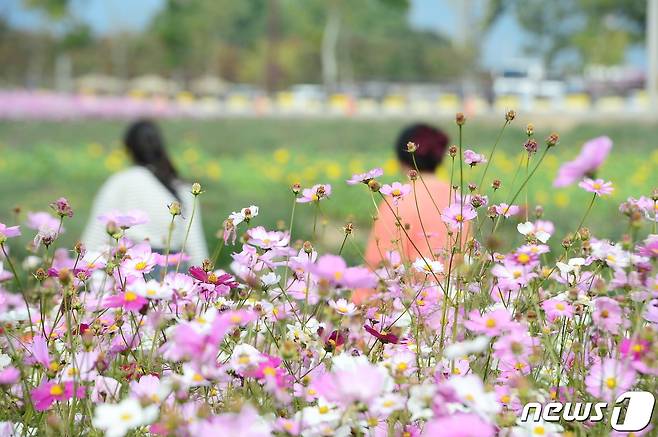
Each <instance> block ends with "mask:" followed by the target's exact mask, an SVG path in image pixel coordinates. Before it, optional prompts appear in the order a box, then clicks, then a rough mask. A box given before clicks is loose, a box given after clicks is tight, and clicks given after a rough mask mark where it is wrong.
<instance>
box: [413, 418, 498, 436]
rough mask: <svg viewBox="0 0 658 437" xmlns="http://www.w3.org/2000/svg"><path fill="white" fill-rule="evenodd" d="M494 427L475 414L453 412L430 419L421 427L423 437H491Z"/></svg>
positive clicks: (494, 431) (494, 432)
mask: <svg viewBox="0 0 658 437" xmlns="http://www.w3.org/2000/svg"><path fill="white" fill-rule="evenodd" d="M495 434H496V429H495V428H494V426H493V425H491V424H490V423H488V422H485V421H484V420H483V419H482V418H481V417H480V416H478V415H477V414H471V413H455V414H451V415H449V416H442V417H439V418H436V419H432V420H430V421H429V422H427V424H426V425H425V428H423V434H422V435H423V437H493V436H494V435H495Z"/></svg>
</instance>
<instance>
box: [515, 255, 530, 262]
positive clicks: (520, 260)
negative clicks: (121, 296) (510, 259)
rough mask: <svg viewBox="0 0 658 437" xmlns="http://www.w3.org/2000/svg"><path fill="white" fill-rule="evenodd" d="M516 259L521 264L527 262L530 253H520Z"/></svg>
mask: <svg viewBox="0 0 658 437" xmlns="http://www.w3.org/2000/svg"><path fill="white" fill-rule="evenodd" d="M516 260H517V261H518V262H519V263H521V264H527V263H528V262H529V261H530V255H528V254H527V253H520V254H519V256H517V257H516Z"/></svg>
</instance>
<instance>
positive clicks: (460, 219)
mask: <svg viewBox="0 0 658 437" xmlns="http://www.w3.org/2000/svg"><path fill="white" fill-rule="evenodd" d="M455 220H456V221H458V222H463V221H464V216H463V215H461V214H457V215H456V216H455Z"/></svg>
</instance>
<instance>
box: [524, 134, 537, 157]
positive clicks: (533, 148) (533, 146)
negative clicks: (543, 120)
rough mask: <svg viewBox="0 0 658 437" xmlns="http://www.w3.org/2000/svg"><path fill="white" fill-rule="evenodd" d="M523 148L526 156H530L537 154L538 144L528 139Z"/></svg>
mask: <svg viewBox="0 0 658 437" xmlns="http://www.w3.org/2000/svg"><path fill="white" fill-rule="evenodd" d="M523 147H524V148H525V150H526V152H528V154H530V155H532V154H533V153H537V149H539V144H537V141H535V139H534V138H530V139H528V141H526V142H525V143H523Z"/></svg>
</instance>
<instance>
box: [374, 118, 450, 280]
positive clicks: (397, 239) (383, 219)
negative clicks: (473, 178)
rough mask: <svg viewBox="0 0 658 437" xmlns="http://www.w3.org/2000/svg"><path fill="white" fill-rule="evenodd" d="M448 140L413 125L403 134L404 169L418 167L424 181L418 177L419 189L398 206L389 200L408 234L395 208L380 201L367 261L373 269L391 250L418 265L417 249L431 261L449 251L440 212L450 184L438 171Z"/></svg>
mask: <svg viewBox="0 0 658 437" xmlns="http://www.w3.org/2000/svg"><path fill="white" fill-rule="evenodd" d="M448 141H449V138H448V136H447V135H446V134H445V133H444V132H443V131H441V130H440V129H437V128H435V127H432V126H429V125H426V124H413V125H411V126H408V127H407V128H405V129H403V130H402V132H401V133H400V135H399V137H398V139H397V142H396V143H395V150H396V153H397V157H398V160H399V162H400V165H401V167H402V170H403V171H404V173H405V174H406V173H408V171H409V170H412V169H415V167H416V166H417V167H418V170H419V172H420V173H421V176H422V181H421V179H420V177H418V179H417V180H416V181H415V182H411V183H412V184H415V190H414V189H412V191H411V192H410V193H409V194H407V195H406V196H404V197H403V198H401V199H400V200H399V201H398V203H397V206H396V205H394V204H393V203H392V202H391V200H390V199H389V200H388V203H389V205H390V206H391V207H392V208H393V210H396V211H397V213H398V216H399V218H400V222H401V223H402V225H404V226H405V229H406V231H407V235H405V233H404V232H403V231H402V230H400V229H399V228H398V227H397V226H396V224H397V220H396V218H395V215H394V213H393V211H391V208H389V206H388V205H387V204H386V202H385V201H383V200H382V201H381V202H380V204H379V216H378V217H377V219H376V220H375V222H374V225H373V228H372V230H371V231H370V237H369V239H368V246H367V248H366V253H365V260H366V262H367V264H368V265H369V266H370V267H371V268H376V267H377V266H378V265H379V264H380V263H381V261H382V260H384V259H385V258H386V256H387V255H386V254H387V252H389V251H391V250H395V251H398V252H400V256H401V257H402V261H403V262H414V261H415V260H416V259H417V258H419V257H420V255H419V254H418V251H417V250H416V249H418V250H419V251H420V252H421V253H422V254H423V256H424V257H426V258H427V259H428V260H431V259H436V254H438V253H440V252H441V251H442V250H443V249H445V248H446V242H447V238H448V230H447V228H446V225H445V224H444V223H443V222H442V221H441V215H440V213H439V211H441V210H442V209H443V208H446V207H447V206H448V203H449V202H448V201H449V198H450V185H449V183H448V182H444V181H441V180H439V179H438V178H437V177H436V170H437V168H438V167H439V166H440V165H441V163H442V161H443V158H444V156H445V155H446V151H447V149H448ZM409 142H412V143H414V144H415V145H416V146H417V150H416V151H415V152H414V157H415V159H416V166H415V165H414V162H413V157H412V155H411V153H409V152H408V149H407V143H409ZM423 182H424V183H425V184H424V185H423ZM425 185H426V186H427V188H425ZM412 186H413V185H412ZM423 229H424V231H423ZM409 240H411V241H409ZM412 242H413V244H412ZM414 245H415V246H416V248H414ZM433 255H434V256H433Z"/></svg>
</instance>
